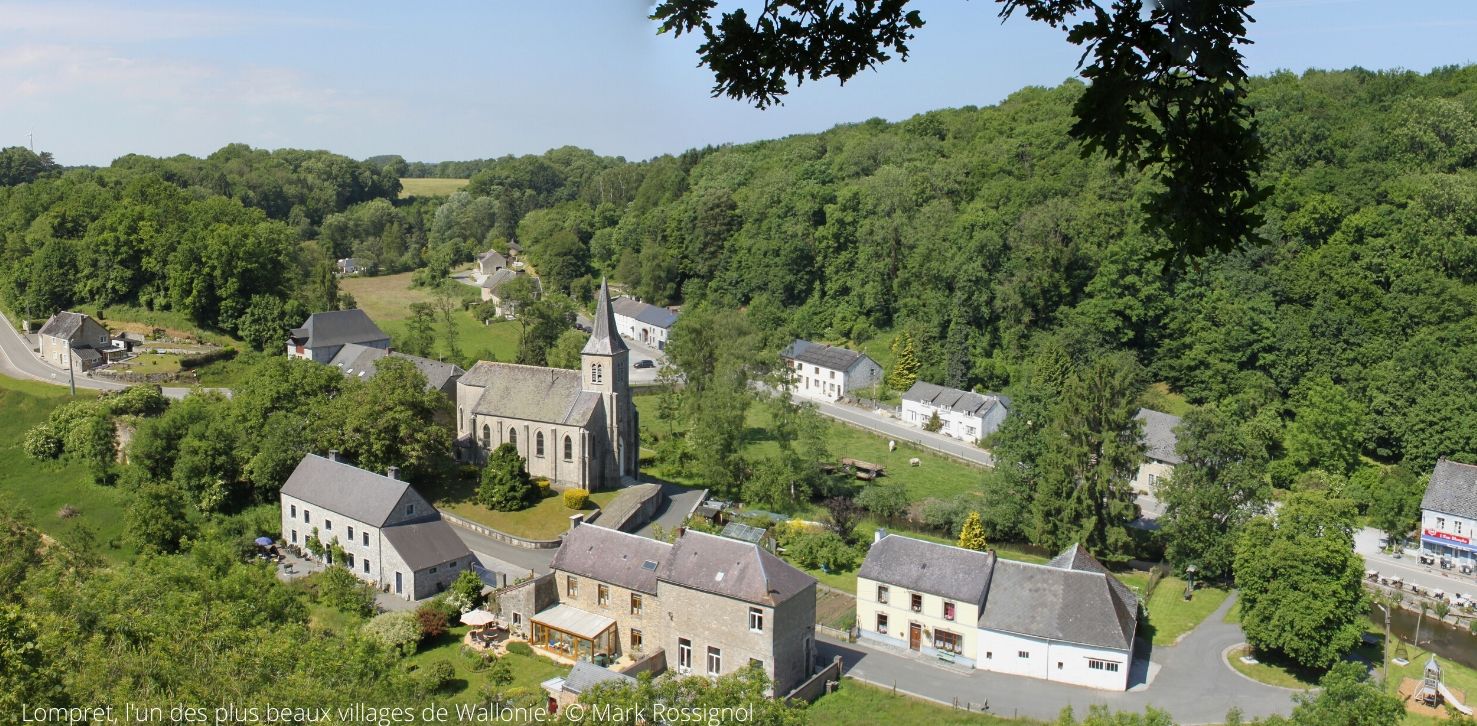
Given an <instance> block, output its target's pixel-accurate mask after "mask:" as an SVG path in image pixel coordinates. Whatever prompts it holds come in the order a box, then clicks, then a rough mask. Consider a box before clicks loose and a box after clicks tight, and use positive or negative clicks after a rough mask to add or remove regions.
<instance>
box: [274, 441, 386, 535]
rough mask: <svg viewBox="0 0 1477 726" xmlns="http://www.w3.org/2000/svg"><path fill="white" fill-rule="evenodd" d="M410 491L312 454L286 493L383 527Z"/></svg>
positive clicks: (290, 479)
mask: <svg viewBox="0 0 1477 726" xmlns="http://www.w3.org/2000/svg"><path fill="white" fill-rule="evenodd" d="M409 488H410V484H408V483H406V482H403V481H400V480H398V479H391V478H390V477H387V476H383V475H381V474H376V473H374V472H372V471H365V470H363V469H360V468H359V467H357V466H351V465H349V464H345V463H343V462H340V461H330V460H328V459H325V458H324V457H321V456H319V455H317V454H308V455H307V456H304V457H303V460H302V461H299V462H298V463H297V468H296V469H293V470H292V476H289V477H287V481H286V482H285V483H284V484H283V485H282V493H283V494H286V495H287V496H290V497H296V498H298V499H301V500H302V501H304V502H307V503H309V504H314V505H317V506H319V507H323V508H324V509H326V510H328V511H331V512H336V513H338V514H341V515H343V516H345V517H351V518H353V519H357V520H359V521H361V522H363V523H365V524H368V525H371V526H375V527H381V526H384V524H385V521H386V520H388V519H389V518H390V515H391V514H392V513H393V512H394V511H395V504H396V503H397V502H399V501H400V497H402V496H404V495H405V490H407V489H409Z"/></svg>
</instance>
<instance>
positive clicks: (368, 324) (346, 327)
mask: <svg viewBox="0 0 1477 726" xmlns="http://www.w3.org/2000/svg"><path fill="white" fill-rule="evenodd" d="M351 343H357V344H359V345H363V346H367V347H370V348H382V349H385V350H389V348H390V336H388V335H385V331H383V330H380V328H379V326H378V325H375V324H374V321H373V320H370V318H369V316H368V315H367V314H365V312H364V311H363V310H359V309H357V308H356V309H353V310H330V311H328V312H322V313H313V314H312V315H309V316H308V319H307V320H305V321H303V324H302V327H299V328H293V329H292V330H290V331H288V334H287V357H288V358H301V359H303V360H311V361H315V362H318V363H328V362H329V361H332V360H333V358H334V356H337V355H338V354H339V351H340V350H343V347H344V346H346V345H349V344H351Z"/></svg>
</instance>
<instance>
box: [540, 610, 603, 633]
mask: <svg viewBox="0 0 1477 726" xmlns="http://www.w3.org/2000/svg"><path fill="white" fill-rule="evenodd" d="M533 622H535V623H538V624H540V625H543V626H545V627H549V628H553V629H554V630H558V631H560V632H564V633H569V634H570V635H573V636H576V637H580V638H588V639H590V640H594V639H595V637H596V636H598V635H600V634H601V633H603V632H605V631H606V630H609V629H610V627H611V626H612V625H615V619H614V618H607V617H605V616H604V615H596V614H595V613H592V612H589V611H586V610H581V609H579V608H577V607H573V606H570V605H555V606H554V607H551V608H549V609H548V610H545V611H543V612H540V613H537V614H535V615H534V616H533Z"/></svg>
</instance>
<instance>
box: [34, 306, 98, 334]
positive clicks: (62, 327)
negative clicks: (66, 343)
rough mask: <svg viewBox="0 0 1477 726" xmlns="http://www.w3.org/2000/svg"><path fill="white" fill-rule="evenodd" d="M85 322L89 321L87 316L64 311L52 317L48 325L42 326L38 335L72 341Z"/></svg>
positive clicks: (47, 322)
mask: <svg viewBox="0 0 1477 726" xmlns="http://www.w3.org/2000/svg"><path fill="white" fill-rule="evenodd" d="M85 320H87V316H86V315H83V314H82V313H72V312H67V311H65V310H63V311H61V312H59V313H57V314H56V315H53V316H51V319H50V320H47V321H46V324H45V325H42V326H41V330H40V331H38V333H37V334H38V335H46V336H51V337H53V338H65V339H67V340H71V339H72V336H74V335H76V334H77V330H78V329H79V328H81V327H82V323H83V321H85Z"/></svg>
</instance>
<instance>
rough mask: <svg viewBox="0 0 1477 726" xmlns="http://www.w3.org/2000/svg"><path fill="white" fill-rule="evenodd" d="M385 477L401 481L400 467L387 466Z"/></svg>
mask: <svg viewBox="0 0 1477 726" xmlns="http://www.w3.org/2000/svg"><path fill="white" fill-rule="evenodd" d="M385 476H387V477H390V478H391V479H394V480H396V481H399V480H400V467H398V466H387V467H385Z"/></svg>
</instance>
